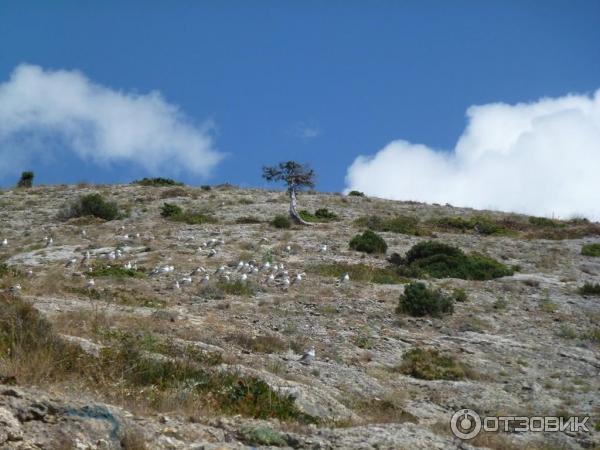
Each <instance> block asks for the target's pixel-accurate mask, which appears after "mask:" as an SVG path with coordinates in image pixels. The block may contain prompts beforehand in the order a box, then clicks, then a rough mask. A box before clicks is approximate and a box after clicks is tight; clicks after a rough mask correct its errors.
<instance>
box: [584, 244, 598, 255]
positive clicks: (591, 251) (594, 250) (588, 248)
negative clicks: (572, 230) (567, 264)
mask: <svg viewBox="0 0 600 450" xmlns="http://www.w3.org/2000/svg"><path fill="white" fill-rule="evenodd" d="M581 254H582V255H583V256H593V257H600V244H585V245H584V246H583V247H581Z"/></svg>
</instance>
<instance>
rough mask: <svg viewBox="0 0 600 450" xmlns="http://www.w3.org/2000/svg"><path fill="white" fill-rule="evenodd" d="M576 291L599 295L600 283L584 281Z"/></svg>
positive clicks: (583, 293)
mask: <svg viewBox="0 0 600 450" xmlns="http://www.w3.org/2000/svg"><path fill="white" fill-rule="evenodd" d="M577 292H578V293H579V294H580V295H584V296H587V295H590V296H600V283H585V284H584V285H583V286H581V287H580V288H579V289H578V290H577Z"/></svg>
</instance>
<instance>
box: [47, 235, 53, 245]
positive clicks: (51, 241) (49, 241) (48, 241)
mask: <svg viewBox="0 0 600 450" xmlns="http://www.w3.org/2000/svg"><path fill="white" fill-rule="evenodd" d="M53 242H54V239H52V238H51V237H49V238H48V240H47V241H46V247H49V246H50V245H52V243H53Z"/></svg>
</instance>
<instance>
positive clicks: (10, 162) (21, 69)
mask: <svg viewBox="0 0 600 450" xmlns="http://www.w3.org/2000/svg"><path fill="white" fill-rule="evenodd" d="M64 152H69V153H74V154H75V155H76V156H77V157H79V158H81V159H82V160H86V161H90V162H92V163H94V164H98V165H101V166H105V167H106V166H110V165H111V164H112V163H128V164H134V165H137V166H140V167H142V168H144V169H145V170H147V171H148V172H150V173H156V174H159V173H165V172H167V173H177V172H179V171H181V170H184V171H188V172H191V173H193V174H198V175H201V176H206V175H208V174H209V172H210V171H211V169H213V168H214V166H215V165H216V164H217V163H218V162H219V161H220V160H221V159H222V155H221V154H220V153H219V152H218V151H217V150H215V148H214V143H213V138H212V134H211V125H210V123H205V124H194V123H192V122H191V121H190V120H189V119H188V118H186V117H185V116H184V115H183V114H182V113H181V111H180V110H179V109H178V108H177V107H176V106H174V105H172V104H170V103H168V102H166V101H165V100H164V99H163V98H162V97H161V95H160V94H159V93H158V92H151V93H149V94H145V95H139V94H133V93H123V92H119V91H115V90H112V89H109V88H107V87H104V86H101V85H99V84H95V83H93V82H91V81H90V80H89V79H88V78H86V77H85V76H84V75H83V74H81V73H80V72H76V71H66V70H58V71H49V70H43V69H42V68H41V67H39V66H34V65H29V64H22V65H19V66H18V67H17V68H16V69H15V70H14V72H13V73H12V75H11V77H10V79H9V80H8V81H6V82H4V83H2V84H0V157H1V158H0V176H2V175H6V174H9V173H13V172H16V171H19V170H21V169H25V168H27V167H25V165H26V164H27V163H28V162H30V161H31V160H34V159H41V160H52V159H53V158H57V157H61V156H64Z"/></svg>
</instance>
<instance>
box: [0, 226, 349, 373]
mask: <svg viewBox="0 0 600 450" xmlns="http://www.w3.org/2000/svg"><path fill="white" fill-rule="evenodd" d="M124 229H125V227H124V226H121V227H120V228H119V229H118V231H117V237H119V238H121V239H123V240H135V239H140V238H141V236H140V233H132V234H129V233H127V234H121V233H122V231H123V230H124ZM81 235H82V236H83V237H86V236H87V233H86V231H85V230H82V231H81ZM268 242H269V240H268V239H267V238H265V237H263V238H261V243H268ZM44 243H45V246H46V247H50V246H52V245H53V244H54V239H53V238H52V237H51V236H45V237H44ZM8 245H9V242H8V239H7V238H4V239H2V241H1V246H2V247H7V246H8ZM224 245H225V240H224V239H222V238H219V239H217V238H211V239H209V240H208V241H206V242H202V243H201V245H200V247H199V248H198V251H200V252H203V254H204V255H205V257H206V258H207V259H208V258H213V257H214V256H216V255H217V254H218V249H219V247H221V246H224ZM284 251H285V252H286V253H287V254H291V253H292V247H291V246H290V245H287V246H286V247H285V250H284ZM317 251H318V252H319V253H326V252H327V251H328V246H327V244H321V245H320V246H319V247H318V250H317ZM94 259H105V260H106V262H107V263H108V264H107V265H106V266H104V267H108V268H110V267H112V265H115V266H116V263H117V261H118V262H119V265H118V266H117V267H122V268H123V269H127V270H134V271H137V270H138V262H137V261H136V260H135V259H131V258H130V257H129V255H127V253H126V252H125V251H124V249H123V248H120V247H118V248H115V249H114V250H110V251H108V252H103V253H98V254H92V253H91V252H90V251H89V250H86V251H85V252H84V253H83V254H82V257H81V259H78V258H71V259H69V260H68V261H66V263H65V267H66V268H71V269H76V268H78V267H79V268H85V280H86V281H85V287H86V288H87V289H88V290H92V289H94V288H95V287H96V281H95V280H94V265H93V260H94ZM121 261H125V262H124V263H123V264H120V262H121ZM166 274H167V275H169V279H171V280H172V281H171V284H170V288H171V289H173V290H181V289H184V287H185V286H190V285H193V284H195V283H199V284H201V285H203V286H206V285H209V283H211V282H213V281H217V282H226V283H229V282H241V283H249V282H254V283H257V284H263V285H266V286H271V287H276V288H280V289H282V290H283V291H287V290H288V289H289V288H290V287H291V286H292V285H298V284H300V283H302V281H303V280H304V278H305V277H306V273H305V272H301V271H294V272H292V271H290V270H288V268H287V267H286V266H285V264H284V263H283V262H275V261H272V262H271V261H266V262H264V263H262V264H261V263H258V262H257V261H254V260H250V261H243V260H242V261H239V262H237V263H230V264H228V265H221V266H219V267H218V268H217V269H216V270H214V271H213V270H212V269H207V268H206V267H204V266H198V267H197V268H195V269H194V270H192V271H191V272H190V273H181V272H180V271H177V270H176V269H175V266H173V265H170V264H165V265H158V266H156V267H154V268H153V269H152V270H151V271H150V272H149V274H148V275H149V276H152V277H158V276H161V275H166ZM33 275H34V273H33V271H32V270H28V271H27V276H28V277H32V276H33ZM349 281H350V276H349V275H348V273H344V274H343V275H342V276H341V277H340V279H339V280H338V285H340V284H343V283H347V282H349ZM21 289H22V288H21V285H20V284H15V285H14V286H12V287H11V291H12V292H14V293H16V292H19V291H20V290H21ZM314 358H315V349H314V347H311V348H310V349H309V350H308V351H307V352H306V353H304V355H303V356H302V358H301V359H300V362H302V363H303V364H310V362H311V361H312V360H314Z"/></svg>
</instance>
